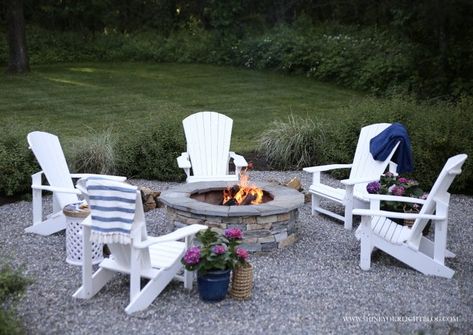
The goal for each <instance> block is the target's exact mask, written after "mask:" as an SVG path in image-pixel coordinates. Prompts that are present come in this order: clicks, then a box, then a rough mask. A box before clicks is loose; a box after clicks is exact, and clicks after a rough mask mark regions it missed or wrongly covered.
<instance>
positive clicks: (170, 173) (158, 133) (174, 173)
mask: <svg viewBox="0 0 473 335" xmlns="http://www.w3.org/2000/svg"><path fill="white" fill-rule="evenodd" d="M143 124H145V125H146V126H140V125H136V126H131V127H130V132H127V133H124V134H122V135H121V136H120V138H119V140H118V144H117V173H119V174H121V175H124V176H127V177H129V178H131V177H134V178H146V179H158V180H163V181H180V180H184V177H185V174H184V172H182V170H181V169H179V167H178V166H177V161H176V158H177V157H178V156H179V155H180V154H181V153H182V152H183V151H185V144H184V134H183V132H182V125H181V123H180V120H177V119H176V118H172V117H163V118H161V119H160V120H159V121H158V122H155V124H153V123H150V122H146V121H144V122H143Z"/></svg>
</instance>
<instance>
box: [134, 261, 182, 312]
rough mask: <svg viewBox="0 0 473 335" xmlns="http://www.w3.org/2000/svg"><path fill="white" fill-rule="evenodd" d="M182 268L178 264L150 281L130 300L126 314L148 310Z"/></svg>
mask: <svg viewBox="0 0 473 335" xmlns="http://www.w3.org/2000/svg"><path fill="white" fill-rule="evenodd" d="M180 267H181V264H180V263H176V264H174V265H173V266H171V267H170V268H168V269H166V270H162V271H161V272H160V273H159V274H158V275H157V276H156V277H154V278H152V279H150V281H149V282H148V283H147V284H146V285H145V287H143V289H142V290H141V291H140V292H138V293H137V294H136V295H135V296H134V297H133V299H132V300H130V304H129V305H128V306H127V307H126V308H125V312H127V313H128V314H132V313H134V312H138V311H141V310H143V309H145V308H147V307H148V306H149V305H150V304H151V303H152V302H153V301H154V300H155V299H156V297H157V296H158V295H159V294H160V293H161V292H162V291H163V290H164V288H166V286H167V285H168V284H169V282H170V281H171V280H172V279H173V278H174V274H175V273H176V272H177V271H178V270H179V268H180Z"/></svg>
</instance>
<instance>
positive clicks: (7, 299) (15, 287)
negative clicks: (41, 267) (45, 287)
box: [0, 264, 31, 335]
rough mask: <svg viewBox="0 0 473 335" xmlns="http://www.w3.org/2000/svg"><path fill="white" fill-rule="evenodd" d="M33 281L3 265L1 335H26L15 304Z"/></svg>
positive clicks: (0, 296)
mask: <svg viewBox="0 0 473 335" xmlns="http://www.w3.org/2000/svg"><path fill="white" fill-rule="evenodd" d="M30 282H31V281H30V280H29V279H27V278H25V277H23V276H22V274H21V272H20V271H19V270H15V269H13V268H12V267H11V266H9V265H5V264H3V265H2V267H1V269H0V335H14V334H24V333H25V331H24V329H23V327H22V326H21V323H20V321H18V319H17V318H16V316H15V310H14V304H15V303H16V301H17V300H18V298H19V297H20V296H21V294H23V292H24V291H25V288H26V286H27V285H28V284H29V283H30Z"/></svg>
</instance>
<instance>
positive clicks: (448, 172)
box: [408, 154, 468, 246]
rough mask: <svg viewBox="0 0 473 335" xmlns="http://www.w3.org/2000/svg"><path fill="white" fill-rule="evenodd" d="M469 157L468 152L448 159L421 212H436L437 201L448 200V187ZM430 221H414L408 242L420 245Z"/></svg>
mask: <svg viewBox="0 0 473 335" xmlns="http://www.w3.org/2000/svg"><path fill="white" fill-rule="evenodd" d="M467 157H468V156H467V155H466V154H460V155H456V156H453V157H451V158H449V159H448V161H447V162H446V163H445V166H444V167H443V169H442V171H441V172H440V174H439V176H438V177H437V180H436V181H435V183H434V185H433V186H432V189H431V190H430V192H429V195H428V197H427V199H426V202H425V204H424V205H423V206H422V209H421V210H420V212H419V213H420V214H434V210H435V207H436V203H435V202H436V201H437V200H447V201H448V199H449V196H450V195H449V193H448V189H449V187H450V185H451V184H452V182H453V180H454V179H455V177H456V176H457V175H458V174H460V173H461V167H462V165H463V163H464V162H465V160H466V159H467ZM428 222H429V220H426V219H417V220H416V221H415V222H414V225H413V226H412V229H411V235H410V237H409V239H408V242H409V243H410V244H411V245H414V246H419V243H420V239H421V237H422V231H423V230H424V228H425V226H426V225H427V223H428Z"/></svg>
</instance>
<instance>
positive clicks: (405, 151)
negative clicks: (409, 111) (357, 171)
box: [370, 122, 414, 173]
mask: <svg viewBox="0 0 473 335" xmlns="http://www.w3.org/2000/svg"><path fill="white" fill-rule="evenodd" d="M398 142H400V143H399V146H398V148H397V150H396V152H395V153H394V156H393V157H392V159H391V160H392V161H393V162H394V163H396V164H397V173H404V172H412V171H413V170H414V164H413V159H412V149H411V140H410V139H409V135H408V134H407V130H406V128H405V127H404V126H403V125H402V124H400V123H399V122H396V123H393V124H392V125H390V126H389V127H388V128H386V129H385V130H383V131H382V132H381V133H379V134H378V135H377V136H375V137H373V138H372V139H371V141H370V152H371V155H373V158H374V159H375V160H379V161H384V160H385V159H386V158H387V157H388V156H389V154H390V153H391V151H392V150H393V148H394V146H395V145H396V144H397V143H398Z"/></svg>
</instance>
